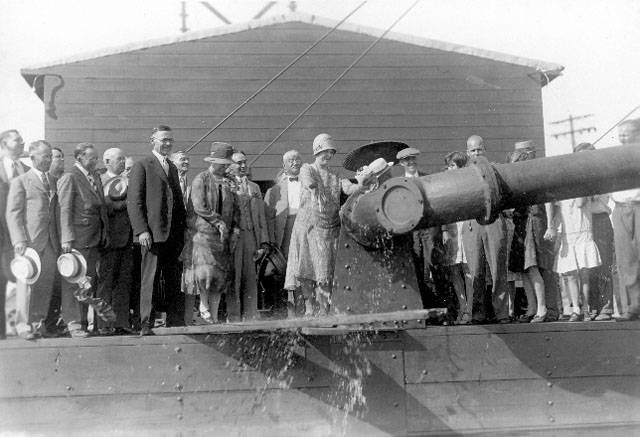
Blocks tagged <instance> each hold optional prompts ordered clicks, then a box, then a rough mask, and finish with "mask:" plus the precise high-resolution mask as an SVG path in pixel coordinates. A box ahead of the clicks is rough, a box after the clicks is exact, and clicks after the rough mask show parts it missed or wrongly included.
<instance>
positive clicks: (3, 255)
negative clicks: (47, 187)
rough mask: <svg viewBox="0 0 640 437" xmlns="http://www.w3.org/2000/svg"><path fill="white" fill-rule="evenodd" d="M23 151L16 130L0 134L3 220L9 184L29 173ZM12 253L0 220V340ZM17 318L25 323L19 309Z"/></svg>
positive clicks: (4, 327)
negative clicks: (22, 159)
mask: <svg viewBox="0 0 640 437" xmlns="http://www.w3.org/2000/svg"><path fill="white" fill-rule="evenodd" d="M23 151H24V140H23V139H22V136H20V133H19V132H18V131H17V130H15V129H11V130H7V131H4V132H2V133H0V217H3V218H4V216H5V212H6V207H7V196H8V194H9V183H10V182H11V180H12V179H14V178H16V177H18V176H20V175H21V174H23V173H26V172H27V171H29V167H28V166H27V165H25V164H23V163H22V162H21V161H20V156H21V155H22V152H23ZM13 253H14V252H13V247H12V246H11V238H10V237H9V229H8V227H7V222H6V220H0V339H3V338H5V336H6V332H5V331H6V321H5V298H6V291H7V282H9V281H10V280H13V275H12V274H11V272H10V270H9V262H10V261H11V260H12V259H13ZM20 287H21V288H20V289H18V290H17V292H18V293H24V292H25V290H24V287H23V286H22V285H20ZM17 317H19V319H18V320H16V322H18V321H20V320H22V319H24V320H25V321H26V314H22V312H21V311H20V308H18V314H17Z"/></svg>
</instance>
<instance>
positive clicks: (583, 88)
mask: <svg viewBox="0 0 640 437" xmlns="http://www.w3.org/2000/svg"><path fill="white" fill-rule="evenodd" d="M361 2H362V0H355V1H354V0H340V1H311V0H300V1H297V2H296V8H297V10H298V11H299V12H303V13H310V14H316V15H319V16H323V17H326V18H332V19H335V20H341V19H342V18H344V17H345V16H346V15H347V14H348V13H349V12H350V11H351V10H353V9H354V8H355V7H356V6H357V5H358V4H360V3H361ZM413 2H414V0H394V1H382V0H369V1H368V2H367V3H366V4H365V5H364V6H363V7H362V8H360V9H359V10H358V11H357V12H356V14H355V15H353V16H352V17H351V18H350V19H349V20H348V21H349V22H352V23H355V24H361V25H367V26H372V27H378V28H380V29H385V28H386V27H387V26H389V25H390V24H391V23H392V22H393V21H394V20H395V19H396V18H397V17H399V16H400V15H401V14H402V12H404V11H405V10H406V9H407V8H408V7H409V6H410V5H411V4H412V3H413ZM183 3H184V4H185V9H186V13H187V17H186V25H187V27H188V28H189V30H191V31H193V30H202V29H209V28H213V27H219V26H225V23H224V22H223V21H222V20H221V19H220V18H218V17H217V16H216V15H215V14H213V13H212V12H211V11H210V10H209V9H207V8H206V7H205V6H204V5H203V4H202V2H200V1H185V2H182V1H177V0H109V1H106V0H103V1H98V0H56V1H46V0H0V17H2V23H3V24H2V26H0V60H1V61H0V102H1V104H0V131H1V130H5V129H10V128H15V129H18V130H19V131H20V132H21V133H22V135H23V137H24V139H25V141H27V142H29V141H33V140H36V139H39V138H42V137H43V135H44V105H43V103H42V102H41V101H40V100H39V99H38V98H37V96H36V95H35V94H34V92H33V91H32V90H31V89H30V87H29V86H28V85H27V84H26V82H25V81H24V80H23V79H22V77H21V76H20V69H21V68H24V67H28V66H30V65H34V64H42V63H45V62H48V61H55V60H57V59H60V58H64V57H68V56H72V55H76V54H78V53H83V52H92V51H95V50H98V49H101V48H107V47H113V46H119V45H123V44H128V43H131V42H139V41H144V40H148V39H153V38H159V37H167V36H176V35H179V34H181V27H182V18H181V16H180V13H181V10H182V4H183ZM269 3H271V2H269V1H266V0H262V1H255V0H251V1H238V0H235V1H232V0H224V1H222V0H209V1H208V4H209V5H211V6H212V7H213V8H215V9H216V10H217V11H218V12H220V13H221V14H222V15H223V16H224V17H225V18H226V19H227V20H228V21H230V22H232V23H243V22H246V21H249V20H251V19H252V18H253V17H254V16H255V15H256V14H257V13H258V12H259V11H260V10H262V9H263V8H264V7H265V6H266V5H267V4H269ZM289 6H290V1H288V0H287V1H279V2H275V4H274V5H273V6H272V7H271V8H270V9H269V10H268V11H267V12H266V13H265V15H264V17H268V16H269V15H274V14H283V13H286V12H288V10H289ZM393 31H394V32H400V33H406V34H412V35H416V36H420V37H426V38H431V39H437V40H442V41H446V42H451V43H457V44H463V45H468V46H473V47H478V48H482V49H487V50H494V51H498V52H503V53H506V54H511V55H516V56H521V57H528V58H533V59H538V60H542V61H547V62H554V63H558V64H561V65H563V66H564V67H565V70H564V72H563V75H562V76H561V77H559V78H557V79H555V80H554V81H553V82H551V84H550V85H547V86H546V87H545V88H543V90H542V98H543V109H544V120H545V135H546V144H545V146H546V148H547V154H549V155H555V154H560V153H568V152H570V151H571V146H570V141H569V137H568V136H565V137H560V138H557V139H556V138H555V137H554V135H553V134H554V133H558V132H562V131H566V130H568V126H567V125H564V126H563V125H552V124H551V122H553V121H557V120H562V119H566V118H567V117H568V116H569V115H572V116H581V115H590V114H592V115H591V116H590V117H588V118H585V119H583V120H581V121H580V122H578V123H577V124H576V127H585V128H586V127H595V128H596V130H595V131H591V132H588V133H585V134H583V135H582V136H579V137H578V138H577V140H578V142H581V141H593V140H595V139H596V138H598V137H600V136H601V135H602V134H604V133H605V131H607V130H608V129H609V128H610V127H611V126H613V125H614V124H615V123H616V122H618V121H619V120H620V119H621V118H622V117H623V116H624V115H625V114H627V113H628V112H629V111H631V110H632V109H634V108H635V107H637V106H638V105H640V80H638V78H639V75H640V56H638V54H639V53H640V1H637V0H545V1H540V0H536V1H533V0H447V1H443V0H421V1H420V2H419V3H418V4H417V5H416V6H415V7H414V8H413V9H412V10H411V12H410V13H409V14H408V15H407V16H406V17H405V18H403V19H402V20H401V21H400V22H399V23H398V24H397V25H396V27H395V28H394V29H393ZM634 117H640V109H639V110H638V111H636V112H635V113H634ZM615 144H616V134H615V130H614V131H613V132H612V133H611V134H609V135H607V136H606V137H605V138H603V139H602V140H601V141H600V142H599V143H598V146H599V147H606V146H611V145H615Z"/></svg>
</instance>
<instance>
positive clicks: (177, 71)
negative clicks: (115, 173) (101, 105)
mask: <svg viewBox="0 0 640 437" xmlns="http://www.w3.org/2000/svg"><path fill="white" fill-rule="evenodd" d="M105 59H106V58H105ZM284 65H286V64H284V63H283V64H281V65H272V66H251V65H234V66H223V65H218V66H200V67H197V66H177V65H170V64H161V65H158V66H144V65H142V66H141V65H129V66H127V68H126V69H124V68H123V67H122V65H121V63H120V61H119V60H116V59H114V61H113V63H112V64H111V65H91V61H86V62H81V63H76V64H65V65H61V66H55V67H48V68H44V69H42V71H43V72H47V73H52V74H60V75H62V76H63V77H65V78H66V77H69V78H78V77H80V78H83V77H106V78H111V79H114V78H126V77H132V76H133V77H155V78H161V79H171V78H173V79H180V78H184V77H185V76H187V77H189V78H191V79H208V78H216V79H222V78H225V79H226V78H229V79H232V78H233V79H264V80H266V79H269V78H271V77H273V76H275V75H276V73H278V72H279V71H280V70H281V69H282V68H283V67H284ZM348 65H349V64H348V63H345V65H339V66H317V67H314V66H312V67H307V66H296V67H294V68H295V71H294V70H291V71H290V72H288V73H287V74H290V75H291V74H294V73H295V75H296V76H298V77H306V78H313V79H328V80H332V79H334V78H336V77H337V76H338V75H339V74H340V73H342V72H343V71H344V70H345V68H346V67H347V66H348ZM38 71H40V70H38ZM470 74H472V75H474V76H477V77H480V78H485V77H486V78H493V79H495V80H498V79H509V78H521V79H525V78H527V74H525V73H524V72H523V71H521V70H519V69H517V68H515V69H511V68H509V69H505V68H504V67H503V66H501V65H494V64H489V65H483V66H477V67H474V68H473V71H469V67H467V66H456V65H452V66H449V65H446V66H438V65H427V66H403V67H398V66H377V65H376V66H360V65H356V66H355V67H353V68H352V69H351V70H350V71H349V73H348V77H349V78H350V79H359V80H365V79H368V78H377V79H390V78H395V79H413V80H415V79H424V80H427V79H429V80H433V79H437V78H443V77H452V76H453V77H467V76H469V75H470ZM283 77H285V78H286V77H287V76H283ZM532 81H533V79H532ZM534 83H535V82H534Z"/></svg>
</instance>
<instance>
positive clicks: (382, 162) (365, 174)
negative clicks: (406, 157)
mask: <svg viewBox="0 0 640 437" xmlns="http://www.w3.org/2000/svg"><path fill="white" fill-rule="evenodd" d="M393 164H394V163H393V162H387V160H386V159H384V158H377V159H374V160H373V161H372V162H371V163H370V164H369V165H366V166H364V168H363V169H362V170H361V171H359V172H358V174H357V175H356V179H357V180H358V182H360V183H362V182H363V181H364V180H366V179H368V178H369V177H370V176H377V177H380V176H382V175H383V174H385V173H386V172H387V170H389V169H390V168H391V166H393Z"/></svg>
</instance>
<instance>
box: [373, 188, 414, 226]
mask: <svg viewBox="0 0 640 437" xmlns="http://www.w3.org/2000/svg"><path fill="white" fill-rule="evenodd" d="M380 193H381V196H380V199H379V203H378V205H379V206H378V207H377V208H376V216H377V218H378V222H379V223H380V224H381V225H382V226H383V227H384V228H385V229H386V230H387V231H388V232H391V233H393V234H404V233H407V232H409V231H412V230H413V229H414V228H415V227H416V226H417V225H418V223H419V222H420V220H422V217H423V215H424V200H423V198H424V196H423V194H422V191H421V190H420V187H419V185H418V183H417V182H416V181H415V180H413V178H394V179H391V180H388V181H386V182H385V183H384V184H383V185H382V187H381V189H380Z"/></svg>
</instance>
